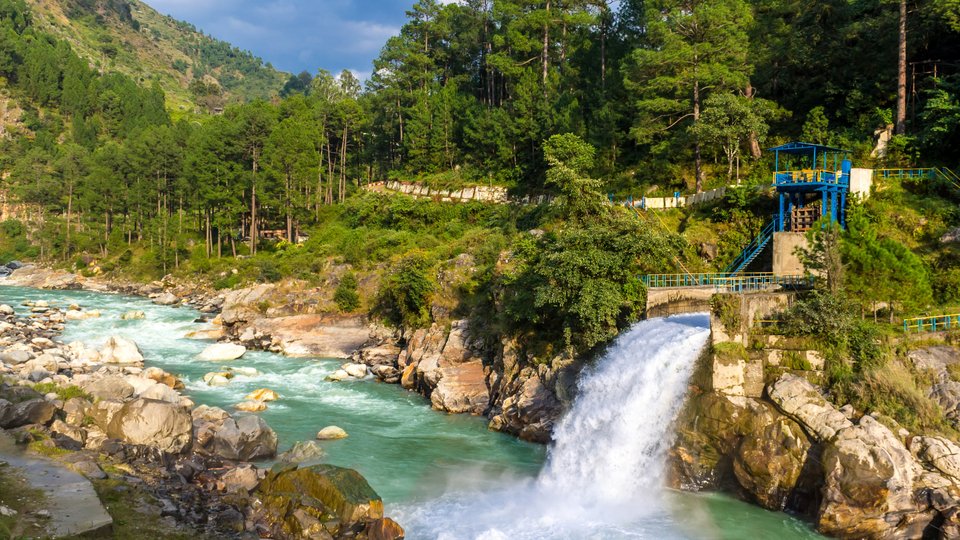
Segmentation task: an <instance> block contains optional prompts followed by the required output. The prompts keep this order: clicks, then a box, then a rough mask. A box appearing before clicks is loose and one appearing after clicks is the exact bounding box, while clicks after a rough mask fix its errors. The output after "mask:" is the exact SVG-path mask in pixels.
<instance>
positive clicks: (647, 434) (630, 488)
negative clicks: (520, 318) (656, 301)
mask: <svg viewBox="0 0 960 540" xmlns="http://www.w3.org/2000/svg"><path fill="white" fill-rule="evenodd" d="M709 334H710V323H709V318H708V317H707V316H705V315H687V316H678V317H671V318H667V319H653V320H648V321H643V322H640V323H637V324H636V325H634V326H633V327H632V328H630V329H629V330H628V331H627V332H625V333H623V334H621V335H620V337H618V338H617V339H616V340H615V341H614V342H613V343H612V344H611V345H610V346H609V348H608V350H607V351H606V352H605V354H604V355H603V356H602V358H600V359H599V360H598V361H597V362H596V364H595V365H594V366H592V367H589V368H587V369H586V370H584V372H583V374H582V375H581V377H580V381H579V384H578V388H579V393H578V397H577V399H576V401H575V403H574V404H573V407H572V409H571V410H570V411H569V412H568V413H567V415H566V416H565V417H564V418H563V420H562V421H561V422H560V423H559V425H558V426H557V427H556V429H555V431H554V441H555V442H554V445H553V447H552V448H551V449H550V454H549V459H548V462H547V464H546V466H545V467H544V469H543V471H542V472H541V474H540V476H539V477H538V478H536V479H535V480H531V481H527V482H523V483H514V484H513V485H507V486H505V487H504V488H502V489H499V490H494V491H488V492H485V493H459V494H451V495H448V496H447V497H444V498H441V499H440V500H437V501H433V502H427V503H425V504H420V505H418V506H417V507H415V508H409V509H404V512H403V513H404V514H408V515H405V516H400V517H401V522H402V523H405V524H406V525H409V526H410V527H411V533H415V534H412V535H411V538H437V539H441V540H447V539H450V540H453V539H466V538H473V539H477V540H499V539H501V538H502V539H507V538H509V539H531V540H534V539H548V538H549V539H557V538H603V539H611V538H645V537H656V538H666V537H682V535H680V534H679V533H677V532H676V531H674V530H672V528H671V527H670V526H669V524H668V522H669V521H670V518H669V516H668V512H667V510H666V509H665V508H664V505H663V504H662V502H663V487H662V486H663V476H664V464H665V463H664V462H665V459H666V452H667V449H668V448H669V447H670V444H671V442H672V433H671V427H672V423H673V421H674V419H675V418H676V414H677V412H678V410H679V408H680V406H681V404H682V403H683V400H684V397H685V395H686V392H687V384H688V382H689V379H690V376H691V374H692V372H693V369H694V364H695V363H696V359H697V358H698V356H699V355H700V353H701V351H702V350H703V347H704V345H705V344H706V342H707V338H708V336H709Z"/></svg>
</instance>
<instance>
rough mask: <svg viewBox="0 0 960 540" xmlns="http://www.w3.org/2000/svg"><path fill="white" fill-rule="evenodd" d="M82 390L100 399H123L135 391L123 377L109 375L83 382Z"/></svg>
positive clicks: (131, 395)
mask: <svg viewBox="0 0 960 540" xmlns="http://www.w3.org/2000/svg"><path fill="white" fill-rule="evenodd" d="M82 388H83V390H84V391H85V392H86V393H88V394H90V395H91V396H93V397H95V398H97V399H101V400H111V399H112V400H117V401H123V400H125V399H128V398H130V397H133V394H134V392H135V391H136V390H135V389H134V387H133V385H131V384H130V383H129V382H127V381H126V380H125V379H124V378H123V377H118V376H116V375H110V376H107V377H103V378H102V379H95V380H93V381H92V382H90V383H87V384H85V385H84V386H83V387H82Z"/></svg>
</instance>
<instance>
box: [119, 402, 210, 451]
mask: <svg viewBox="0 0 960 540" xmlns="http://www.w3.org/2000/svg"><path fill="white" fill-rule="evenodd" d="M105 431H106V433H107V436H108V437H111V438H114V439H120V440H122V441H126V442H128V443H132V444H139V445H143V446H151V447H154V448H157V449H159V450H162V451H164V452H169V453H171V454H178V453H180V452H182V451H183V450H184V449H186V448H187V447H189V446H190V443H191V441H192V438H193V424H192V422H191V419H190V413H189V412H188V411H186V410H185V409H183V408H181V407H178V406H176V405H173V404H172V403H167V402H166V401H158V400H154V399H137V400H134V401H131V402H129V403H126V404H124V405H123V407H121V408H120V410H119V411H117V412H116V414H114V415H113V418H111V419H110V423H109V424H108V425H107V429H106V430H105Z"/></svg>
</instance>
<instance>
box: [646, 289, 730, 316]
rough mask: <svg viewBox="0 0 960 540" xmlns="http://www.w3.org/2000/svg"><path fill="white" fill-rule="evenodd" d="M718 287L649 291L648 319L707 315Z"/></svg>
mask: <svg viewBox="0 0 960 540" xmlns="http://www.w3.org/2000/svg"><path fill="white" fill-rule="evenodd" d="M716 293H717V289H716V287H684V288H678V289H648V290H647V312H646V313H647V318H649V319H652V318H655V317H667V316H670V315H679V314H681V313H706V312H708V311H710V299H711V298H713V295H714V294H716Z"/></svg>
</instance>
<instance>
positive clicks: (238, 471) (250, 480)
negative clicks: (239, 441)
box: [217, 465, 260, 493]
mask: <svg viewBox="0 0 960 540" xmlns="http://www.w3.org/2000/svg"><path fill="white" fill-rule="evenodd" d="M258 484H260V476H259V475H258V474H257V469H255V468H254V467H253V466H250V465H244V466H241V467H234V468H233V469H230V470H229V471H227V472H226V473H224V475H223V476H221V477H220V480H219V482H218V483H217V487H218V488H219V489H220V490H221V491H226V492H228V493H232V492H243V493H250V492H251V491H253V490H255V489H257V485H258Z"/></svg>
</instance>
